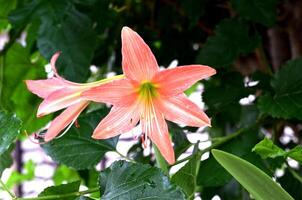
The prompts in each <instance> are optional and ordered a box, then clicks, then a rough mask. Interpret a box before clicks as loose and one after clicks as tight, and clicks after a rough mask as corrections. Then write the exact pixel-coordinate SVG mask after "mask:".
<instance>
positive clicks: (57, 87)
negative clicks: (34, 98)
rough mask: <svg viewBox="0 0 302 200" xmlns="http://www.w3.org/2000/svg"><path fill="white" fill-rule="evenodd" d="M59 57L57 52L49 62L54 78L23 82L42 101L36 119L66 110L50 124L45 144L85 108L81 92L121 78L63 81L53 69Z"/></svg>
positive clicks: (73, 120)
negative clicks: (90, 81) (76, 81)
mask: <svg viewBox="0 0 302 200" xmlns="http://www.w3.org/2000/svg"><path fill="white" fill-rule="evenodd" d="M59 55H60V53H59V52H58V53H56V54H55V55H53V57H52V58H51V61H50V65H51V68H52V71H53V72H54V77H52V78H49V79H45V80H26V81H25V83H26V85H27V88H28V90H30V91H31V92H32V93H34V94H36V95H38V96H39V97H41V98H43V99H44V101H43V102H42V103H41V104H40V106H39V108H38V112H37V117H42V116H44V115H47V114H50V113H52V112H55V111H58V110H61V109H63V108H67V109H66V110H64V111H63V112H62V113H61V114H60V115H59V116H57V117H56V118H55V119H54V120H53V121H52V122H51V124H50V126H49V128H48V130H47V132H46V133H45V135H44V140H45V141H46V142H48V141H50V140H52V139H53V138H55V137H56V136H57V135H58V134H59V133H60V132H61V131H62V130H63V129H65V128H66V127H67V126H68V125H71V124H73V122H75V120H76V119H77V117H78V116H79V115H80V113H81V112H82V111H83V110H84V109H85V108H86V107H87V105H88V104H89V101H88V100H87V99H84V98H83V97H81V93H82V92H83V91H85V90H87V89H90V88H93V87H96V86H101V85H102V84H104V83H106V82H108V81H110V80H112V79H115V78H116V79H119V78H121V77H123V76H115V77H112V78H109V79H103V80H100V81H97V82H93V83H85V84H79V83H74V82H71V81H68V80H65V79H64V78H63V77H61V76H60V75H59V74H58V73H57V71H56V67H55V63H56V60H57V59H58V57H59Z"/></svg>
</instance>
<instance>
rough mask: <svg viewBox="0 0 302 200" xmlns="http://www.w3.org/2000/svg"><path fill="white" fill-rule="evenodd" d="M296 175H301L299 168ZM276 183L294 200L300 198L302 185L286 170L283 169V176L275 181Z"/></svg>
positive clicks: (301, 171)
mask: <svg viewBox="0 0 302 200" xmlns="http://www.w3.org/2000/svg"><path fill="white" fill-rule="evenodd" d="M297 173H299V174H301V173H302V170H301V168H300V169H299V171H297ZM277 181H278V183H280V184H281V186H282V187H283V188H284V189H285V190H286V191H287V192H288V193H289V194H290V195H291V196H292V197H293V198H294V199H300V198H301V191H302V184H301V181H299V180H298V179H296V178H295V177H294V176H293V174H292V173H291V172H290V171H289V169H288V168H285V170H284V175H283V176H282V177H279V178H278V179H277Z"/></svg>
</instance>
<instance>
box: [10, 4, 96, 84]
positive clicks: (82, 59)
mask: <svg viewBox="0 0 302 200" xmlns="http://www.w3.org/2000/svg"><path fill="white" fill-rule="evenodd" d="M10 20H11V22H12V24H13V25H14V26H15V27H20V26H22V25H23V24H27V23H30V22H31V21H33V20H40V21H41V25H40V27H39V30H38V36H37V45H38V48H39V50H40V52H41V54H42V55H43V56H45V58H46V59H47V60H49V59H50V58H51V56H52V55H53V54H54V53H55V52H57V51H61V52H62V55H61V57H60V58H59V60H58V65H57V66H58V68H59V70H60V71H61V72H63V74H64V75H65V77H66V78H67V79H70V80H73V81H79V82H83V81H86V79H87V77H88V74H89V66H90V62H91V60H92V57H93V52H94V49H95V45H96V34H95V32H94V30H93V29H92V22H91V20H90V19H89V18H88V17H87V16H86V15H84V14H82V13H81V12H79V11H78V10H76V9H75V7H74V5H73V4H72V3H71V1H60V0H52V1H44V0H35V1H32V2H31V3H30V4H27V5H25V6H24V7H22V8H19V9H17V10H15V11H14V12H12V13H11V14H10Z"/></svg>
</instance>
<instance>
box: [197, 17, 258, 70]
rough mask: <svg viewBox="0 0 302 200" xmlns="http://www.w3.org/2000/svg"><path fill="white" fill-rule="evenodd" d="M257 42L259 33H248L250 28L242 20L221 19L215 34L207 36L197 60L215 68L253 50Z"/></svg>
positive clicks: (225, 64) (230, 62) (228, 63)
mask: <svg viewBox="0 0 302 200" xmlns="http://www.w3.org/2000/svg"><path fill="white" fill-rule="evenodd" d="M259 42H260V37H259V35H258V34H254V35H252V34H250V28H249V26H248V25H247V24H245V23H244V22H242V21H239V20H235V19H228V20H223V21H222V22H220V23H219V24H218V25H217V27H216V29H215V35H214V36H210V37H208V39H207V41H206V43H205V44H204V46H203V47H202V49H201V51H200V53H199V55H198V57H197V62H199V63H202V64H207V65H210V66H213V67H216V68H218V67H223V66H227V65H230V64H232V63H233V62H234V61H235V59H236V58H237V57H238V56H239V55H241V54H247V53H250V52H251V51H253V50H254V49H255V48H256V47H257V46H258V45H259Z"/></svg>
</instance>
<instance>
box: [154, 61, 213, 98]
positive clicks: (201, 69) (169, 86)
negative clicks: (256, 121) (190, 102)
mask: <svg viewBox="0 0 302 200" xmlns="http://www.w3.org/2000/svg"><path fill="white" fill-rule="evenodd" d="M215 73H216V70H215V69H213V68H211V67H208V66H204V65H187V66H179V67H176V68H173V69H166V70H163V71H160V72H158V73H157V74H156V75H155V76H154V77H153V79H152V81H153V82H155V83H158V84H159V87H160V89H159V92H160V93H161V94H163V95H166V96H169V95H173V94H174V95H175V94H179V93H182V92H183V91H184V90H186V89H188V88H189V87H190V86H192V85H193V84H194V83H195V82H197V81H198V80H200V79H204V78H207V77H209V76H212V75H214V74H215Z"/></svg>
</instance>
